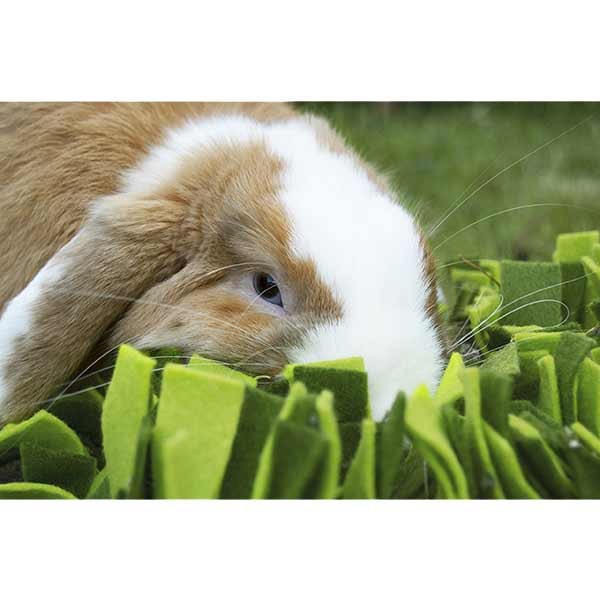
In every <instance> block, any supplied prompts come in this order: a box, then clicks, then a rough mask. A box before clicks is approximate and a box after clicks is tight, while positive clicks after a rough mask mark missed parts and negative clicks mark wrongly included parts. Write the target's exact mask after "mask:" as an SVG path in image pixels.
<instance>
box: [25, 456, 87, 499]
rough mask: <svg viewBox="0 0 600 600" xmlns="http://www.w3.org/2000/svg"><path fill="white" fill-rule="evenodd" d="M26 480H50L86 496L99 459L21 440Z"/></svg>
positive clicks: (42, 481) (52, 483)
mask: <svg viewBox="0 0 600 600" xmlns="http://www.w3.org/2000/svg"><path fill="white" fill-rule="evenodd" d="M20 454H21V470H22V473H23V480H24V481H29V482H34V483H47V484H51V485H55V486H57V487H60V488H63V489H64V490H67V491H68V492H71V494H73V495H74V496H77V497H78V498H85V496H86V494H87V492H88V490H89V489H90V486H91V485H92V481H93V480H94V477H95V475H96V460H95V459H94V458H92V457H91V456H84V455H82V454H72V453H69V452H64V451H61V450H51V449H48V448H41V447H40V446H36V445H34V444H21V447H20Z"/></svg>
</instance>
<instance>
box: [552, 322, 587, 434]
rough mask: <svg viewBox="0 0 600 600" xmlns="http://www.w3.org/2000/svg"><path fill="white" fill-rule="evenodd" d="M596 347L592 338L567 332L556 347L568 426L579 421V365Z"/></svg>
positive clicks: (563, 406)
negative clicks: (577, 400)
mask: <svg viewBox="0 0 600 600" xmlns="http://www.w3.org/2000/svg"><path fill="white" fill-rule="evenodd" d="M594 346H595V343H594V341H593V340H591V339H590V338H588V337H586V336H583V335H581V334H577V333H570V332H568V331H565V332H564V333H562V334H561V338H560V342H559V343H558V346H557V347H556V352H555V353H554V360H555V361H556V376H557V379H558V390H559V393H560V405H561V412H562V417H563V420H564V423H565V424H566V425H568V424H570V423H573V421H575V420H577V405H576V396H575V377H576V375H577V371H578V370H579V365H580V364H581V363H582V362H583V359H584V358H585V357H586V355H587V354H588V353H589V351H590V350H591V349H592V348H593V347H594Z"/></svg>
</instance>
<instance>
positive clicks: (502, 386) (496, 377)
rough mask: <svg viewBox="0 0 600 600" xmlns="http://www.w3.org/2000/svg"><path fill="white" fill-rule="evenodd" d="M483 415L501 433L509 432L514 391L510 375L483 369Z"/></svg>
mask: <svg viewBox="0 0 600 600" xmlns="http://www.w3.org/2000/svg"><path fill="white" fill-rule="evenodd" d="M479 380H480V381H479V384H480V388H481V416H482V417H483V419H484V420H485V421H486V422H487V423H489V424H490V425H491V426H492V427H493V428H494V429H495V430H496V431H497V432H498V433H499V434H500V435H502V436H506V435H507V434H508V410H509V406H510V401H511V399H512V392H513V380H512V378H511V377H509V376H508V375H504V374H500V373H494V372H492V371H484V370H481V371H480V372H479Z"/></svg>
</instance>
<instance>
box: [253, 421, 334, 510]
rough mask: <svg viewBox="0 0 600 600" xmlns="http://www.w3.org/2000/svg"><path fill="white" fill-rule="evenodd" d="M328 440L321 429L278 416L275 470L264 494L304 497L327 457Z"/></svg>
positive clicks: (282, 497)
mask: <svg viewBox="0 0 600 600" xmlns="http://www.w3.org/2000/svg"><path fill="white" fill-rule="evenodd" d="M327 447H328V442H327V440H326V439H325V437H324V436H323V435H322V434H320V433H319V432H317V431H315V430H314V429H311V428H310V427H306V426H304V425H299V424H298V423H294V422H291V421H284V420H278V421H277V423H276V425H275V429H274V432H273V446H272V454H271V465H270V467H271V474H270V478H269V486H268V488H267V491H266V494H265V495H264V496H254V497H255V498H258V497H264V498H270V499H289V500H291V499H295V498H302V497H303V496H304V494H303V492H304V491H305V489H306V488H307V487H308V486H309V484H310V482H311V479H313V478H314V477H315V476H317V471H318V470H319V469H320V468H322V466H323V461H324V460H325V458H326V454H327Z"/></svg>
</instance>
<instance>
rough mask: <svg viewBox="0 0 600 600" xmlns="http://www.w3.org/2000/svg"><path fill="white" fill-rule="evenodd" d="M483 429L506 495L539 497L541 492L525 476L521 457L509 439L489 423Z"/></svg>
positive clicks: (510, 496) (527, 497)
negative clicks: (520, 462)
mask: <svg viewBox="0 0 600 600" xmlns="http://www.w3.org/2000/svg"><path fill="white" fill-rule="evenodd" d="M483 431H484V433H485V439H486V442H487V445H488V448H489V450H490V455H491V457H492V461H493V463H494V467H495V468H496V472H497V473H498V477H499V478H500V482H501V483H502V489H503V490H504V492H505V494H506V497H507V498H510V499H518V498H523V499H535V498H539V497H540V496H539V494H538V493H537V492H536V491H535V490H534V489H533V488H532V487H531V485H530V484H529V482H528V481H527V479H526V478H525V475H524V474H523V471H522V470H521V466H520V464H519V459H518V458H517V455H516V454H515V451H514V450H513V448H512V446H511V445H510V444H509V443H508V441H507V440H506V439H505V438H504V437H502V436H501V435H500V434H499V433H497V432H496V431H495V430H494V429H493V428H492V427H490V426H489V425H488V424H487V423H484V424H483Z"/></svg>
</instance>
